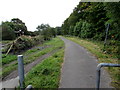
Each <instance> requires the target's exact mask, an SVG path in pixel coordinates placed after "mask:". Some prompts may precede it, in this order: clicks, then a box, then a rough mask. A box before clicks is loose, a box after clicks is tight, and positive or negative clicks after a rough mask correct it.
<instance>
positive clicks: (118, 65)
mask: <svg viewBox="0 0 120 90" xmlns="http://www.w3.org/2000/svg"><path fill="white" fill-rule="evenodd" d="M102 67H120V64H112V63H100V64H98V66H97V81H96V89H97V90H99V88H100V73H101V68H102Z"/></svg>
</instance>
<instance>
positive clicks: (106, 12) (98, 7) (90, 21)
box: [61, 2, 120, 41]
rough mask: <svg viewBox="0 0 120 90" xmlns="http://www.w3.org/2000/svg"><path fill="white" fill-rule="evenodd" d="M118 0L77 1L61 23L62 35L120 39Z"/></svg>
mask: <svg viewBox="0 0 120 90" xmlns="http://www.w3.org/2000/svg"><path fill="white" fill-rule="evenodd" d="M119 12H120V2H79V4H78V5H77V6H76V7H75V8H74V10H73V12H72V13H71V14H70V16H69V17H68V18H67V19H66V20H65V21H64V23H63V24H62V30H61V33H62V34H63V35H71V36H77V37H81V38H90V39H93V40H100V41H101V40H102V41H103V40H104V39H105V33H106V28H107V26H108V24H109V25H110V27H109V33H108V39H113V40H120V13H119Z"/></svg>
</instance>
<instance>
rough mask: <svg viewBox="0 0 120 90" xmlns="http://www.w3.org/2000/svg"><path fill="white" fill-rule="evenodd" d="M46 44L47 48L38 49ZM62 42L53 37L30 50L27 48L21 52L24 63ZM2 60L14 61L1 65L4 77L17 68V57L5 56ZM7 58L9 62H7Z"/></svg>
mask: <svg viewBox="0 0 120 90" xmlns="http://www.w3.org/2000/svg"><path fill="white" fill-rule="evenodd" d="M45 46H47V48H43V49H40V48H41V47H45ZM63 46H64V43H63V41H62V40H61V39H60V38H58V37H57V38H53V39H52V40H50V41H46V42H45V43H44V44H42V45H41V44H40V45H37V46H36V48H32V49H30V50H27V51H26V52H24V53H23V56H24V65H26V64H29V63H31V62H33V61H34V60H36V59H38V58H39V57H40V56H42V55H45V54H47V53H49V52H51V51H53V50H55V49H57V48H60V47H63ZM3 60H5V61H4V63H7V64H9V63H10V62H12V61H14V62H15V63H13V64H10V65H8V66H4V65H3V66H2V68H3V70H2V77H5V76H6V75H8V74H9V73H10V72H11V71H13V70H15V69H17V59H16V57H15V59H13V57H11V58H9V59H8V57H5V58H4V59H3ZM8 60H9V62H8Z"/></svg>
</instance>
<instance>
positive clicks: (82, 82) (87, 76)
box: [59, 37, 111, 88]
mask: <svg viewBox="0 0 120 90" xmlns="http://www.w3.org/2000/svg"><path fill="white" fill-rule="evenodd" d="M60 38H61V39H62V40H63V41H64V42H65V57H64V63H63V66H62V73H61V80H60V85H59V87H60V88H96V69H97V65H98V60H97V59H96V58H95V57H94V56H93V55H92V54H91V53H90V52H88V51H87V50H86V49H85V48H83V47H81V46H80V45H78V44H76V43H74V42H72V41H70V40H67V39H65V38H63V37H60ZM110 82H111V78H110V76H109V75H108V73H107V72H106V71H105V70H104V69H102V74H101V85H100V87H101V88H111V86H110Z"/></svg>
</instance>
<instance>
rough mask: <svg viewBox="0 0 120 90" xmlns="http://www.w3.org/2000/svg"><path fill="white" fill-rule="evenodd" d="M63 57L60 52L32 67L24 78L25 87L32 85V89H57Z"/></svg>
mask: <svg viewBox="0 0 120 90" xmlns="http://www.w3.org/2000/svg"><path fill="white" fill-rule="evenodd" d="M63 56H64V53H63V50H60V51H58V52H57V53H55V54H54V55H52V56H51V57H49V58H47V59H45V60H44V61H43V62H42V63H40V64H38V65H37V66H36V67H34V68H33V69H32V70H31V71H30V72H29V73H28V74H27V76H26V79H25V84H26V86H27V85H29V84H32V86H33V87H34V88H58V86H59V77H60V71H61V70H60V69H61V64H62V62H63ZM33 77H34V78H33Z"/></svg>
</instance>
